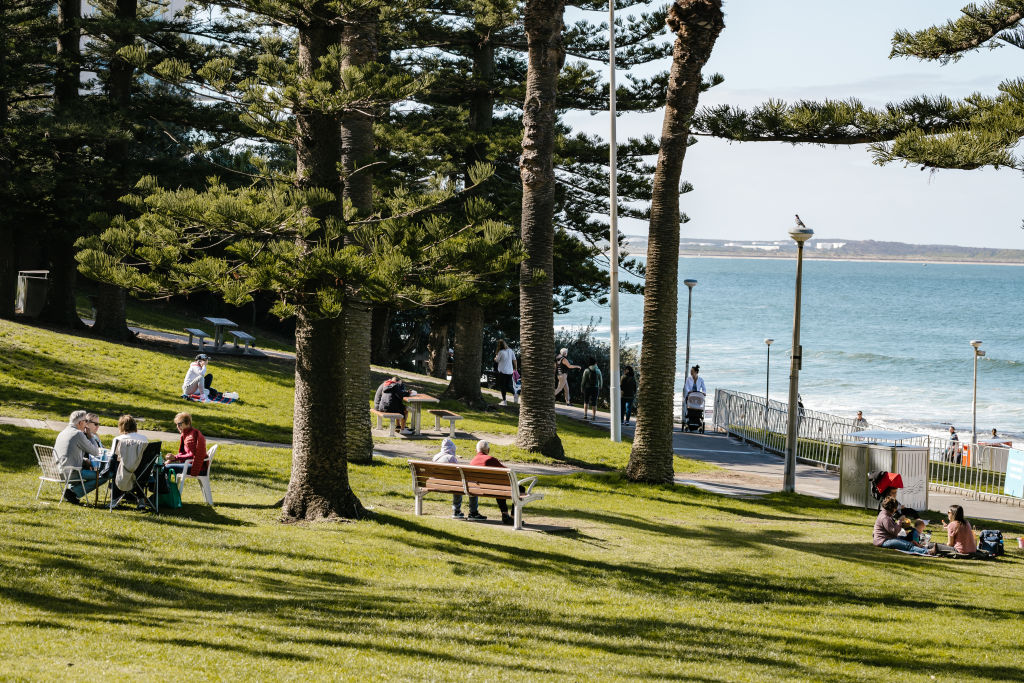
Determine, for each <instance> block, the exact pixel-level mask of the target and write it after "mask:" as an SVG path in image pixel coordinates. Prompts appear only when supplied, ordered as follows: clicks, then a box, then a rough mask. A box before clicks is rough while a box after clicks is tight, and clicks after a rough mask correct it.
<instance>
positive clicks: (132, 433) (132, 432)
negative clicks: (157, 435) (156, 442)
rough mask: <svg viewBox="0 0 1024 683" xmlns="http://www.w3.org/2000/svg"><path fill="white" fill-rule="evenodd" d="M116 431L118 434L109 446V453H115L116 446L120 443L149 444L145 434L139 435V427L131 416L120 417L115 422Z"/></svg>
mask: <svg viewBox="0 0 1024 683" xmlns="http://www.w3.org/2000/svg"><path fill="white" fill-rule="evenodd" d="M117 431H118V432H119V433H118V435H117V436H115V437H114V442H113V443H111V444H110V452H111V453H117V444H118V443H120V442H121V441H144V442H147V443H148V442H149V437H147V436H146V435H145V434H139V425H138V423H137V422H136V421H135V418H134V417H132V416H131V415H122V416H121V419H119V420H118V421H117Z"/></svg>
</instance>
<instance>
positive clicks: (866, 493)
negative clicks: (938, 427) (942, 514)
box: [839, 442, 928, 510]
mask: <svg viewBox="0 0 1024 683" xmlns="http://www.w3.org/2000/svg"><path fill="white" fill-rule="evenodd" d="M880 470H884V471H886V472H895V473H896V474H899V475H900V476H901V477H902V478H903V488H902V489H900V490H899V492H898V493H897V494H896V497H897V498H898V499H899V501H900V503H902V504H903V505H906V506H907V507H911V508H914V509H915V510H927V509H928V448H927V447H926V446H894V445H892V444H884V443H863V442H847V443H844V444H843V449H842V451H841V452H840V455H839V502H840V503H842V504H843V505H852V506H854V507H864V508H877V507H878V501H877V500H875V497H874V496H873V495H871V482H870V481H869V480H868V472H878V471H880Z"/></svg>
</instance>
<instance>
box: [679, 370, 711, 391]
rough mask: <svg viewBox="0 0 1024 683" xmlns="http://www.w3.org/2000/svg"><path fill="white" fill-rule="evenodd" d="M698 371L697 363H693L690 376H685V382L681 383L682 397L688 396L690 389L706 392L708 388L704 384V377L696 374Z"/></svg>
mask: <svg viewBox="0 0 1024 683" xmlns="http://www.w3.org/2000/svg"><path fill="white" fill-rule="evenodd" d="M699 372H700V366H699V365H694V366H693V367H692V368H690V376H689V377H687V378H686V382H684V383H683V398H686V397H687V396H689V395H690V392H691V391H699V392H700V393H702V394H707V393H708V388H707V387H706V386H704V378H703V377H698V376H697V374H698V373H699Z"/></svg>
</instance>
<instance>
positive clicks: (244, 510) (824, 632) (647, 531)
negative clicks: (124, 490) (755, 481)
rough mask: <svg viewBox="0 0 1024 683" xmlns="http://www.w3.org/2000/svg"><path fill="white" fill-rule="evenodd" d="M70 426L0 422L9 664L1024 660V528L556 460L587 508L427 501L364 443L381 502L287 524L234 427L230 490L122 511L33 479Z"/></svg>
mask: <svg viewBox="0 0 1024 683" xmlns="http://www.w3.org/2000/svg"><path fill="white" fill-rule="evenodd" d="M52 438H53V434H52V432H36V431H33V430H29V429H22V428H14V427H9V426H3V425H0V477H2V478H3V479H2V480H3V486H2V487H0V553H2V555H3V557H4V562H3V563H2V565H0V585H2V586H3V589H2V590H0V624H2V627H3V633H4V636H5V637H4V673H3V677H4V678H10V679H15V680H18V679H44V678H47V679H48V678H53V677H56V676H61V677H65V678H70V679H80V680H85V679H95V678H98V677H100V676H111V675H114V676H123V675H134V676H136V677H142V678H145V679H155V678H157V677H165V676H169V675H173V676H174V677H176V678H182V679H189V678H211V679H240V678H250V679H252V680H257V679H258V680H280V679H286V678H302V679H326V678H330V679H343V680H351V679H368V680H380V679H414V680H423V679H430V680H439V679H443V680H451V679H479V680H497V679H504V678H510V677H516V678H520V679H521V678H527V679H537V678H542V677H550V678H556V679H562V680H581V679H602V680H604V679H638V678H678V679H687V680H701V681H738V680H770V679H795V680H836V681H862V680H879V681H883V680H884V681H893V680H900V681H904V680H910V681H916V680H921V681H930V680H945V681H962V680H970V679H974V680H1010V679H1016V678H1019V675H1020V668H1019V667H1020V661H1021V655H1022V645H1021V638H1020V634H1021V631H1020V624H1021V610H1022V607H1021V605H1022V604H1024V583H1022V582H1021V580H1020V579H1021V576H1022V571H1021V570H1022V565H1024V560H1022V558H1021V556H1020V554H1018V553H1016V552H1014V554H1013V556H1012V557H1010V558H1007V559H1004V560H1002V561H1000V562H994V563H982V562H960V563H954V562H952V561H943V560H926V559H916V558H911V557H907V556H904V555H900V554H898V553H895V552H894V551H883V550H879V549H876V548H873V547H872V546H871V545H870V535H871V525H872V521H873V515H872V514H871V513H870V512H868V511H863V510H854V509H849V508H841V507H839V506H838V505H836V504H834V503H831V502H827V501H821V500H817V499H813V498H805V497H800V496H782V495H777V496H772V497H768V498H765V499H760V500H736V499H728V498H723V497H719V496H715V495H712V494H709V493H705V492H701V491H699V490H696V489H692V488H687V487H676V486H664V487H645V486H639V485H633V484H629V483H627V482H625V481H624V480H623V479H622V478H621V475H619V474H617V473H608V474H600V475H574V476H569V477H548V478H542V481H541V483H540V485H539V490H540V491H542V492H544V493H545V494H546V497H545V499H544V500H542V501H538V502H536V503H533V504H532V505H531V506H528V507H527V510H526V515H525V519H526V521H527V523H529V522H531V521H534V522H546V523H550V524H558V525H564V526H566V527H570V528H571V531H568V532H564V533H538V532H512V531H511V530H509V529H508V528H504V527H498V526H491V525H481V524H475V523H471V522H459V521H455V520H451V519H449V518H448V517H447V515H448V514H449V512H450V503H449V501H447V500H446V498H445V497H444V496H440V495H433V496H431V497H428V499H427V504H426V506H425V511H426V515H425V516H423V517H415V516H413V514H412V508H413V501H412V496H411V494H410V490H409V488H410V484H409V473H408V469H407V467H406V466H405V465H404V463H403V462H401V461H384V462H378V463H375V464H374V465H372V466H352V467H350V472H351V477H352V483H353V487H354V488H355V489H356V491H357V492H358V493H359V495H360V496H361V498H362V500H363V502H364V503H365V504H367V505H370V506H373V508H374V510H375V516H374V518H373V519H372V520H371V521H366V522H359V523H338V524H319V525H309V526H284V525H281V524H279V523H278V522H277V517H278V509H277V508H276V507H275V503H276V502H277V501H278V500H279V499H280V498H281V497H282V495H283V492H284V490H285V487H286V485H287V477H288V468H289V456H288V452H287V451H284V450H282V449H257V448H245V447H228V448H222V449H221V452H220V453H219V456H218V462H217V464H216V468H215V470H214V473H213V489H214V496H215V500H216V501H217V507H216V508H213V509H211V508H208V507H206V506H205V505H200V504H199V503H198V501H200V500H201V496H200V493H199V490H198V487H196V486H195V485H194V482H193V483H190V484H189V485H188V487H187V488H186V491H185V501H186V504H185V506H184V507H183V508H182V509H180V510H176V511H171V512H168V513H165V514H162V515H160V516H155V515H151V514H142V513H136V512H134V511H120V510H119V511H116V512H114V513H110V512H107V511H105V510H98V509H92V508H76V507H71V506H67V505H62V506H60V507H59V508H58V507H57V506H56V505H55V504H53V503H52V502H51V503H49V504H42V503H40V504H37V503H35V502H34V500H33V496H34V493H35V488H36V474H37V471H36V466H35V463H34V459H33V457H32V454H31V450H30V444H31V443H33V442H35V441H43V442H45V443H49V442H50V441H51V440H52ZM580 438H581V439H584V438H586V437H582V436H581V437H580ZM599 438H600V440H601V441H603V440H605V438H603V437H590V439H591V441H592V442H593V445H595V446H596V445H597V440H598V439H599ZM55 493H56V491H55V488H51V489H50V490H49V493H48V494H47V500H49V501H53V500H55V497H56V496H55ZM481 509H482V510H483V512H484V513H485V514H488V515H490V516H491V517H492V519H493V518H494V517H495V516H496V509H495V506H494V504H493V501H489V500H486V499H485V500H483V501H482V502H481ZM968 511H969V507H968ZM933 518H937V516H936V515H933ZM1003 528H1004V530H1010V529H1012V530H1013V532H1014V533H1013V534H1012V535H1014V536H1015V535H1016V534H1017V533H1019V532H1021V531H1024V529H1021V528H1020V527H1012V526H1011V525H1004V526H1003ZM126 647H127V648H128V650H127V651H125V648H126Z"/></svg>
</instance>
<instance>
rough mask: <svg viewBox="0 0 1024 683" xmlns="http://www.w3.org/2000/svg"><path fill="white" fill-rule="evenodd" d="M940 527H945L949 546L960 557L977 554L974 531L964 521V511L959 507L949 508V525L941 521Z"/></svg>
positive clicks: (969, 524) (952, 506) (968, 523)
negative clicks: (960, 555)
mask: <svg viewBox="0 0 1024 683" xmlns="http://www.w3.org/2000/svg"><path fill="white" fill-rule="evenodd" d="M942 526H944V527H946V532H947V533H948V534H949V545H951V546H952V547H953V549H954V550H956V551H957V552H958V553H960V554H962V555H972V554H974V553H976V552H978V542H977V541H975V540H974V529H972V528H971V523H970V522H968V521H967V520H965V519H964V509H963V507H962V506H960V505H950V506H949V524H948V525H947V524H946V520H942Z"/></svg>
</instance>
